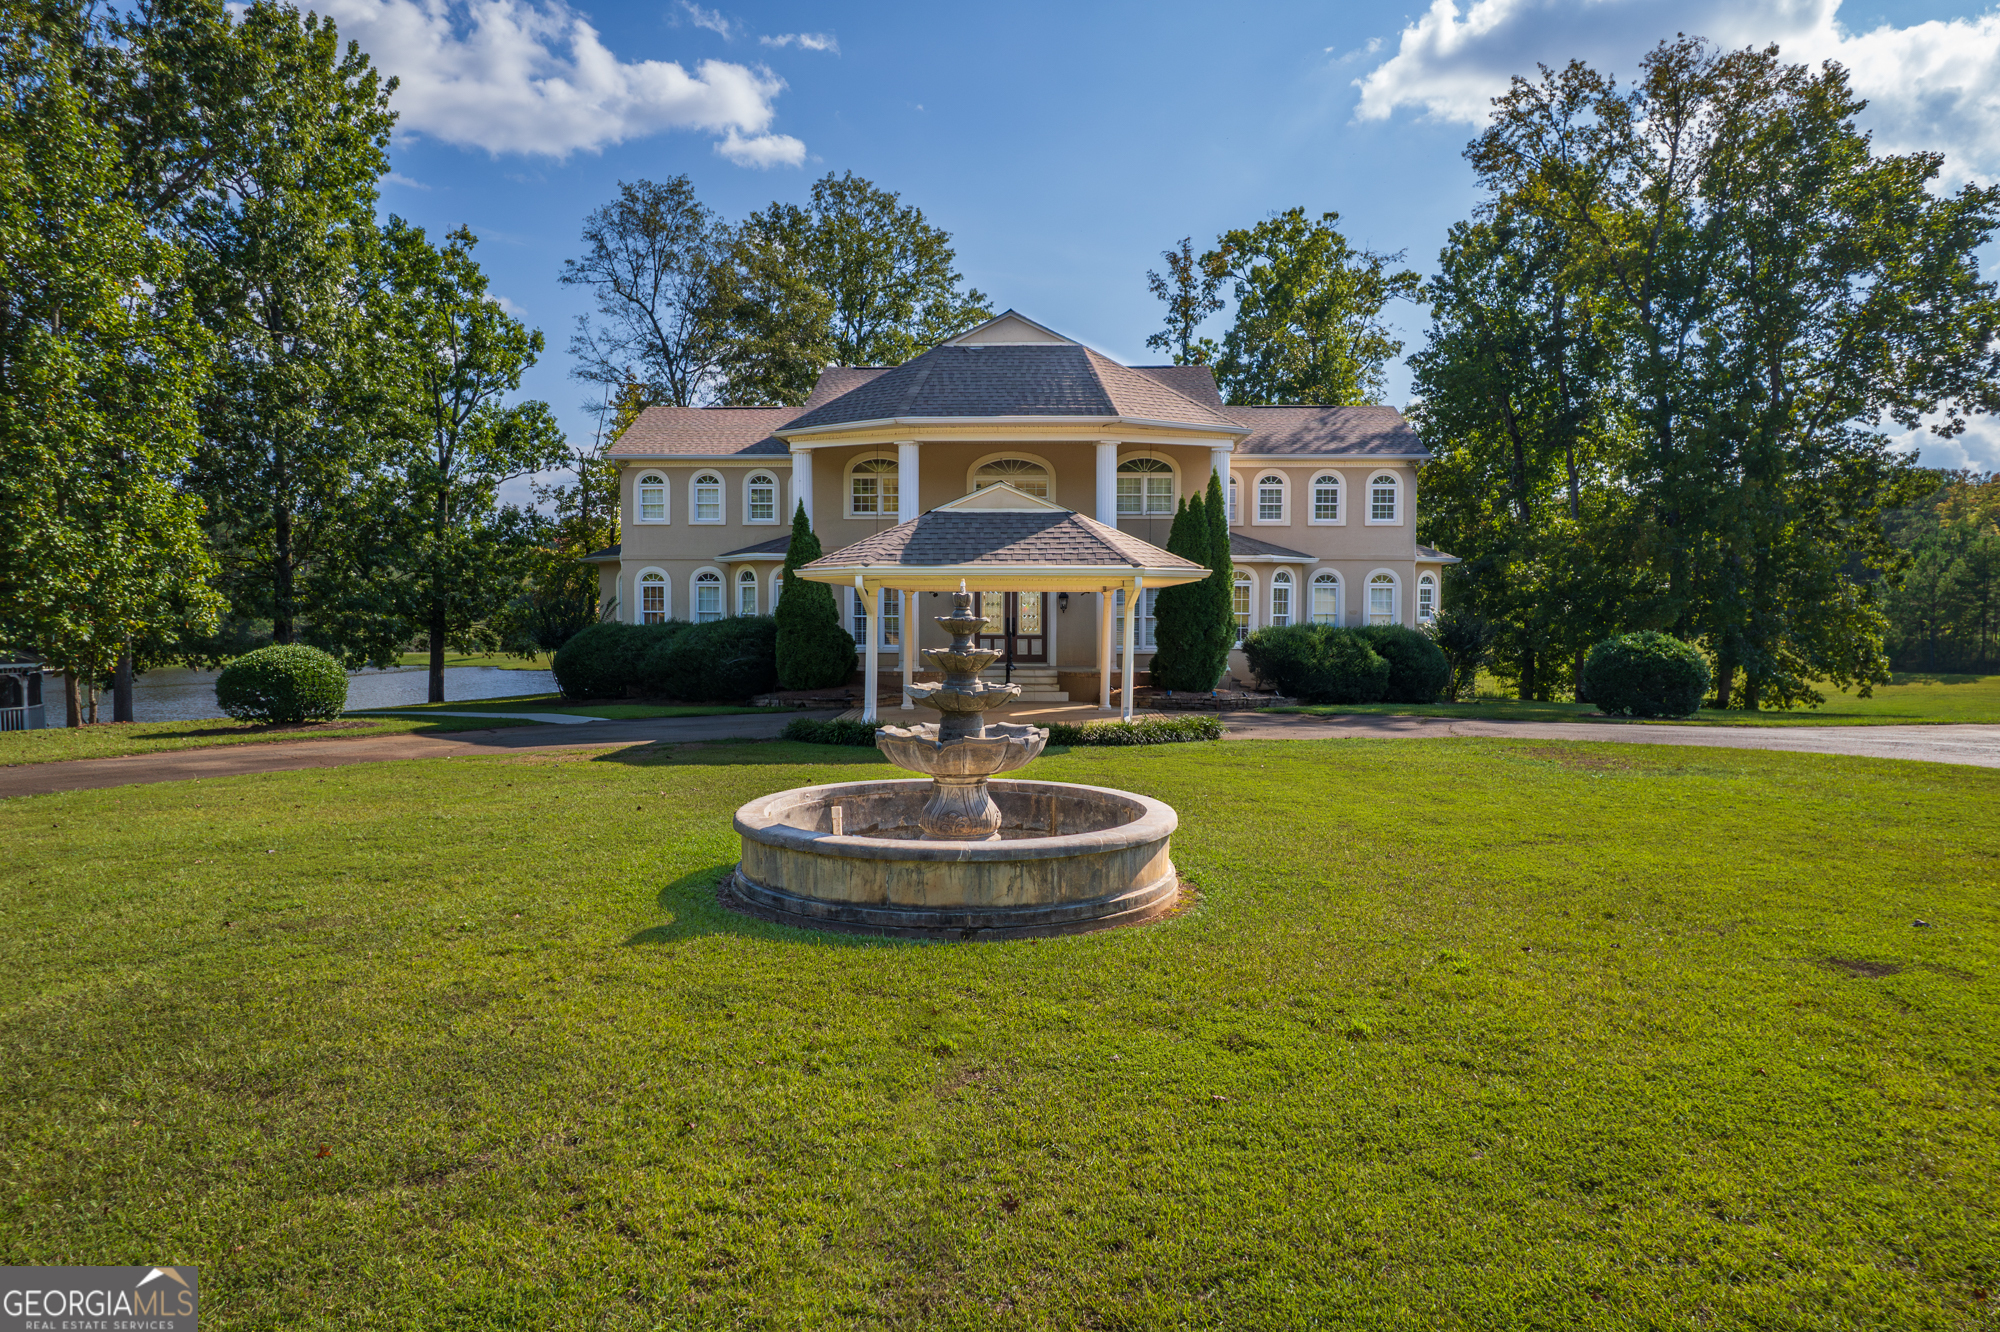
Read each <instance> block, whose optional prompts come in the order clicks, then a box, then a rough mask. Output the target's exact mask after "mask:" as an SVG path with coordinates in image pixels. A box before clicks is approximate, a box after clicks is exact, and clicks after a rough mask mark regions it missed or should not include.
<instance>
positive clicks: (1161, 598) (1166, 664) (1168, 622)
mask: <svg viewBox="0 0 2000 1332" xmlns="http://www.w3.org/2000/svg"><path fill="white" fill-rule="evenodd" d="M1202 508H1203V506H1202V502H1201V496H1199V495H1196V496H1195V497H1194V498H1193V499H1184V500H1182V501H1181V503H1180V507H1179V508H1178V509H1176V510H1175V511H1174V525H1173V528H1172V529H1171V530H1170V532H1169V533H1168V536H1167V550H1168V551H1169V552H1171V553H1172V554H1175V555H1178V556H1180V557H1181V558H1182V559H1188V560H1193V561H1194V562H1195V563H1196V564H1201V565H1206V563H1207V561H1208V551H1209V544H1210V541H1209V534H1208V517H1207V515H1206V514H1205V513H1204V512H1203V511H1202ZM1201 589H1202V585H1201V584H1200V583H1184V584H1182V585H1181V586H1179V587H1163V588H1161V589H1160V590H1159V592H1158V593H1156V594H1155V595H1154V598H1153V617H1154V622H1153V642H1154V645H1155V651H1154V653H1153V672H1152V674H1153V684H1154V685H1155V686H1156V687H1158V688H1162V689H1195V690H1201V689H1207V688H1208V687H1209V685H1210V684H1211V683H1213V678H1212V677H1211V678H1210V679H1209V680H1205V681H1204V680H1201V679H1200V677H1201V673H1202V667H1203V665H1204V663H1205V662H1206V661H1207V658H1208V651H1207V644H1206V643H1205V642H1204V641H1203V640H1204V638H1205V635H1204V634H1203V633H1202V626H1201V616H1202V608H1203V605H1204V596H1205V594H1204V593H1203V592H1202V590H1201Z"/></svg>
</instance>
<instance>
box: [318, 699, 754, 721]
mask: <svg viewBox="0 0 2000 1332" xmlns="http://www.w3.org/2000/svg"><path fill="white" fill-rule="evenodd" d="M562 697H563V696H562V695H561V694H512V695H509V696H508V697H506V698H479V699H473V700H471V701H470V702H460V703H412V704H409V705H407V706H404V707H399V708H367V709H363V710H361V711H356V712H350V713H348V714H347V715H348V716H350V717H368V716H374V715H377V714H388V713H398V714H401V713H419V712H424V711H426V710H429V709H433V708H449V709H451V710H452V711H454V712H560V713H564V714H567V715H568V716H571V717H604V718H609V719H615V720H619V721H625V720H630V719H632V718H635V717H735V716H739V715H742V714H746V713H753V712H790V711H792V710H793V709H790V708H753V707H748V706H746V705H742V704H709V703H585V704H565V703H564V702H563V701H562Z"/></svg>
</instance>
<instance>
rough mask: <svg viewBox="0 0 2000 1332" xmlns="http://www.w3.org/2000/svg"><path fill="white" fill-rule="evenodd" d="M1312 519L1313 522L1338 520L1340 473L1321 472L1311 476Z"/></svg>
mask: <svg viewBox="0 0 2000 1332" xmlns="http://www.w3.org/2000/svg"><path fill="white" fill-rule="evenodd" d="M1312 492H1313V493H1312V520H1313V521H1314V522H1315V523H1338V522H1339V521H1340V473H1338V472H1321V473H1320V474H1319V475H1318V476H1316V477H1314V478H1313V485H1312Z"/></svg>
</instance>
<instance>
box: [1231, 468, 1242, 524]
mask: <svg viewBox="0 0 2000 1332" xmlns="http://www.w3.org/2000/svg"><path fill="white" fill-rule="evenodd" d="M1237 513H1238V510H1237V508H1236V475H1235V473H1233V472H1232V473H1231V474H1230V477H1229V525H1230V526H1231V527H1234V526H1235V525H1236V524H1238V523H1240V522H1242V521H1243V520H1242V519H1241V518H1238V517H1237V516H1236V515H1237Z"/></svg>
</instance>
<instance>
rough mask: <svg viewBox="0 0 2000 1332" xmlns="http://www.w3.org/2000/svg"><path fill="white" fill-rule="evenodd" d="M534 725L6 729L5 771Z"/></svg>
mask: <svg viewBox="0 0 2000 1332" xmlns="http://www.w3.org/2000/svg"><path fill="white" fill-rule="evenodd" d="M532 724H533V723H530V722H516V721H505V720H502V719H500V718H490V719H487V718H479V717H409V718H404V717H386V716H385V717H375V718H372V719H370V718H364V717H359V716H353V715H350V716H349V717H348V718H347V719H346V720H345V721H336V722H306V723H303V724H301V725H298V726H263V725H259V724H257V723H254V722H239V721H230V720H229V719H228V718H226V717H208V718H203V719H202V720H200V721H170V722H100V723H98V724H97V725H95V726H56V727H51V728H49V729H47V730H42V731H0V767H13V766H16V765H18V764H23V763H60V762H62V761H63V760H65V759H86V758H117V757H119V756H121V755H125V754H158V753H164V752H166V751H168V750H174V749H207V748H208V747H210V746H211V745H253V744H260V743H272V742H283V741H293V740H354V739H363V738H369V737H374V736H381V735H403V734H407V733H410V732H415V733H417V734H419V735H431V734H436V733H439V732H444V731H473V730H479V731H484V730H491V729H493V728H495V727H499V726H527V725H532Z"/></svg>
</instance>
